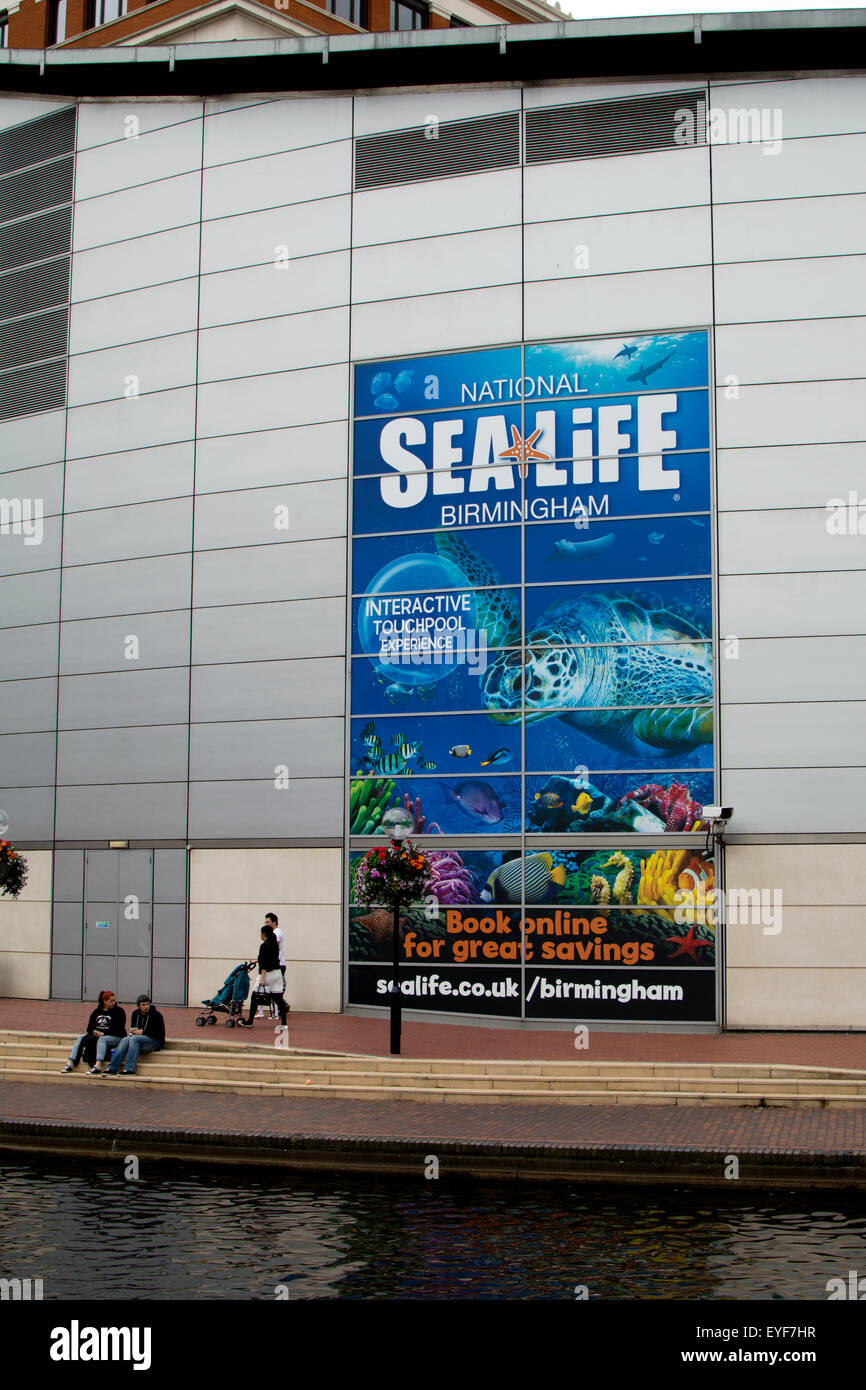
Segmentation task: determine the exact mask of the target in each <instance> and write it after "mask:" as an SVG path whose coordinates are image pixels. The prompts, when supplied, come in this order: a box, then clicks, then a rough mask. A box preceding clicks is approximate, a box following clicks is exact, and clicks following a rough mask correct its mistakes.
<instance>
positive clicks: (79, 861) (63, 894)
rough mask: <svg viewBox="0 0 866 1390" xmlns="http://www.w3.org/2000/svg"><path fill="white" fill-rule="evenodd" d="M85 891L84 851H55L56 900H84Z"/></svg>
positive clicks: (57, 901) (66, 901)
mask: <svg viewBox="0 0 866 1390" xmlns="http://www.w3.org/2000/svg"><path fill="white" fill-rule="evenodd" d="M83 893H84V851H83V850H80V849H58V850H55V851H54V902H55V904H57V903H78V904H79V905H80V904H81V902H82V895H83Z"/></svg>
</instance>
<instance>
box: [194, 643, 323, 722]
mask: <svg viewBox="0 0 866 1390" xmlns="http://www.w3.org/2000/svg"><path fill="white" fill-rule="evenodd" d="M345 682H346V663H345V660H344V659H343V658H331V659H330V660H323V661H259V662H248V663H237V662H235V663H233V664H231V665H226V666H199V667H197V668H196V667H193V669H192V719H193V722H194V723H206V722H208V721H209V720H219V719H225V720H243V719H285V718H296V719H303V718H305V717H308V716H311V715H341V714H343V712H344V709H345V703H346V685H345Z"/></svg>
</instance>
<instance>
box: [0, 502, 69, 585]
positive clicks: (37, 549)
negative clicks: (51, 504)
mask: <svg viewBox="0 0 866 1390" xmlns="http://www.w3.org/2000/svg"><path fill="white" fill-rule="evenodd" d="M26 520H27V530H26V531H24V530H21V531H18V532H14V531H8V532H7V533H6V534H5V535H4V536H3V537H2V540H3V544H2V545H0V575H7V574H30V573H32V572H33V571H34V570H53V569H57V566H58V565H59V564H60V518H59V517H56V516H46V517H45V519H44V520H42V521H40V519H39V516H38V514H37V512H36V511H35V510H34V509H33V507H32V506H31V508H30V512H29V515H28V517H27V518H26ZM23 522H24V513H23V508H22V526H23Z"/></svg>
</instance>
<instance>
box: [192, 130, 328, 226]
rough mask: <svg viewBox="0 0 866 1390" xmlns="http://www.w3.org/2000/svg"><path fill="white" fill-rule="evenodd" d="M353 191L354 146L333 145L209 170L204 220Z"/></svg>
mask: <svg viewBox="0 0 866 1390" xmlns="http://www.w3.org/2000/svg"><path fill="white" fill-rule="evenodd" d="M351 187H352V142H351V140H338V141H335V142H334V143H333V144H329V145H316V146H313V147H312V148H309V149H301V150H294V151H291V152H290V153H288V154H274V155H269V156H268V157H267V158H265V159H247V160H244V161H242V162H238V163H234V164H225V165H223V166H222V167H217V168H211V169H206V170H205V175H204V201H203V213H202V216H203V218H204V220H205V221H210V219H211V218H212V217H228V216H230V215H231V214H232V213H236V212H255V211H256V210H257V209H258V208H269V207H273V206H274V205H275V203H277V201H279V202H280V203H283V202H285V201H286V194H287V193H289V194H291V193H296V194H297V195H298V196H297V198H296V199H295V201H296V202H303V201H304V200H305V199H307V198H310V199H312V198H326V197H330V196H331V195H332V194H335V193H343V194H346V193H349V192H350V191H351Z"/></svg>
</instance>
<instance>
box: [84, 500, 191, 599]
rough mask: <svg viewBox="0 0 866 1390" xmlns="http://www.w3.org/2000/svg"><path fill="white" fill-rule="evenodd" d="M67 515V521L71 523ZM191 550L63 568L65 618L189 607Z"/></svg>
mask: <svg viewBox="0 0 866 1390" xmlns="http://www.w3.org/2000/svg"><path fill="white" fill-rule="evenodd" d="M68 524H69V523H68V517H67V525H68ZM189 586H190V554H189V552H187V553H186V554H185V555H159V556H156V557H155V558H149V559H145V560H119V561H117V563H115V564H101V565H80V566H78V567H75V566H70V567H69V568H68V569H64V571H63V618H64V622H68V621H69V620H70V619H74V618H99V617H104V616H110V615H111V614H115V613H138V612H140V611H141V610H142V607H143V605H144V604H149V605H150V607H151V608H152V609H153V610H154V611H157V610H160V609H166V608H187V607H188V605H189V593H190V588H189Z"/></svg>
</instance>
